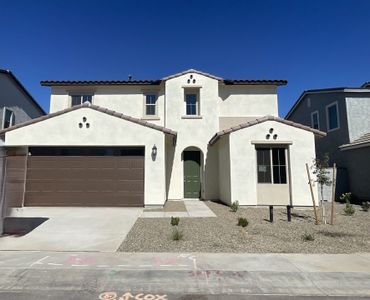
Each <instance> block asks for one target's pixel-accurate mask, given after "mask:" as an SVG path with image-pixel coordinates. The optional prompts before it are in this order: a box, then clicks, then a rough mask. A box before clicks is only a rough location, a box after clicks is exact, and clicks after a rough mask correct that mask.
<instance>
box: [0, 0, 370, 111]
mask: <svg viewBox="0 0 370 300" xmlns="http://www.w3.org/2000/svg"><path fill="white" fill-rule="evenodd" d="M0 15H1V18H0V22H1V24H0V37H1V38H0V41H1V44H0V68H3V69H10V70H12V71H13V72H14V73H15V75H16V76H17V77H18V79H20V80H21V81H22V83H23V84H24V85H25V86H26V88H27V89H28V90H29V91H30V93H31V94H32V95H33V96H34V97H35V98H36V99H37V100H38V101H39V102H40V104H41V105H42V106H43V107H44V108H45V109H46V110H47V111H48V109H49V94H50V91H49V89H48V88H46V87H41V86H40V84H39V82H40V80H51V79H53V80H57V79H67V80H72V79H86V80H89V79H126V78H127V75H128V74H132V75H133V77H134V79H157V78H161V77H164V76H167V75H169V74H173V73H176V72H178V71H182V70H185V69H189V68H195V69H199V70H202V71H205V72H209V73H212V74H215V75H217V76H220V77H223V78H231V79H266V78H267V79H287V80H288V82H289V83H288V85H287V86H285V87H281V88H280V89H279V107H280V115H281V116H284V115H285V114H286V112H287V111H288V110H289V108H290V107H291V106H292V104H293V103H294V101H295V100H296V99H297V98H298V96H299V95H300V94H301V92H302V91H303V90H305V89H313V88H323V87H335V86H359V85H361V84H362V83H363V82H365V81H370V38H369V37H370V1H368V0H365V1H360V0H357V1H355V0H352V1H340V0H339V1H338V0H337V1H334V0H333V1H330V0H326V1H324V0H321V1H314V0H310V1H300V0H297V1H283V0H282V1H272V0H270V1H269V0H264V1H257V0H256V1H217V0H214V1H201V0H197V1H193V0H186V1H160V0H157V1H134V0H131V1H122V0H121V1H118V0H117V1H114V0H111V1H108V0H105V1H94V0H90V1H87V0H86V1H85V0H84V1H78V0H74V1H69V0H65V1H58V0H54V1H37V0H34V1H26V0H24V1H17V0H13V1H5V0H0Z"/></svg>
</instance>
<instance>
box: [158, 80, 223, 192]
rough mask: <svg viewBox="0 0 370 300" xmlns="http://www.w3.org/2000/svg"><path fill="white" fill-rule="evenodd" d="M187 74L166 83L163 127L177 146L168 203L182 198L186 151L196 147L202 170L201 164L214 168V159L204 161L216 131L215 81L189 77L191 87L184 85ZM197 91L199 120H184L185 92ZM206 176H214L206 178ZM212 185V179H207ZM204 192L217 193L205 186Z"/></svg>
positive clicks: (213, 188)
mask: <svg viewBox="0 0 370 300" xmlns="http://www.w3.org/2000/svg"><path fill="white" fill-rule="evenodd" d="M189 76H190V74H186V75H183V76H179V77H176V78H173V79H170V80H168V81H166V87H165V89H166V107H167V120H166V127H168V128H171V129H172V130H175V131H177V133H178V135H177V145H176V150H175V153H174V160H173V168H172V176H171V179H170V187H169V199H181V198H183V197H184V182H183V172H184V171H183V160H182V153H183V151H184V150H185V149H186V148H188V147H197V148H199V149H200V150H201V151H202V154H203V155H202V169H203V170H204V168H205V164H206V162H207V164H209V165H211V164H213V163H216V164H217V161H215V160H217V157H216V156H214V159H213V162H211V161H209V159H208V160H207V158H208V156H207V152H208V151H207V150H208V149H207V145H208V141H209V140H210V139H211V137H212V136H213V135H214V134H215V133H216V132H217V131H218V117H217V116H218V106H217V100H218V81H217V80H215V79H212V78H209V77H205V76H202V75H198V74H193V79H195V80H196V83H195V84H188V83H187V80H188V79H189ZM194 87H197V88H199V93H200V116H201V118H197V119H194V118H184V117H185V115H186V110H185V109H186V106H185V98H184V89H185V88H194ZM208 176H217V174H209V175H208ZM207 180H211V182H214V181H215V180H213V179H212V178H208V179H207ZM201 181H202V196H203V197H204V196H205V194H204V188H205V178H204V172H203V174H202V178H201ZM207 192H208V193H210V194H215V193H217V186H214V185H212V184H211V185H209V186H208V187H207Z"/></svg>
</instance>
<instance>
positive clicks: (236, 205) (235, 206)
mask: <svg viewBox="0 0 370 300" xmlns="http://www.w3.org/2000/svg"><path fill="white" fill-rule="evenodd" d="M230 209H231V211H232V212H237V211H238V209H239V201H234V202H233V203H231V206H230Z"/></svg>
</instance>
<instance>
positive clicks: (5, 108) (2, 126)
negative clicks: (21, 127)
mask: <svg viewBox="0 0 370 300" xmlns="http://www.w3.org/2000/svg"><path fill="white" fill-rule="evenodd" d="M7 110H8V111H10V112H11V117H10V122H9V124H10V126H9V127H12V126H13V125H14V124H13V122H14V111H13V110H12V109H10V108H8V107H6V106H4V108H3V120H2V122H1V123H2V124H1V128H2V129H6V128H4V125H5V124H4V123H5V112H6V111H7ZM9 127H7V128H9Z"/></svg>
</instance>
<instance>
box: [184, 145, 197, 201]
mask: <svg viewBox="0 0 370 300" xmlns="http://www.w3.org/2000/svg"><path fill="white" fill-rule="evenodd" d="M184 198H200V152H199V151H184Z"/></svg>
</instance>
